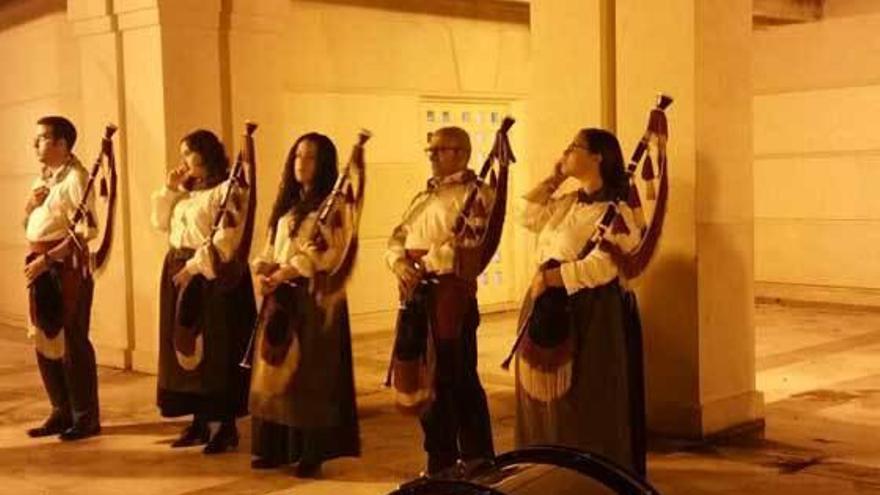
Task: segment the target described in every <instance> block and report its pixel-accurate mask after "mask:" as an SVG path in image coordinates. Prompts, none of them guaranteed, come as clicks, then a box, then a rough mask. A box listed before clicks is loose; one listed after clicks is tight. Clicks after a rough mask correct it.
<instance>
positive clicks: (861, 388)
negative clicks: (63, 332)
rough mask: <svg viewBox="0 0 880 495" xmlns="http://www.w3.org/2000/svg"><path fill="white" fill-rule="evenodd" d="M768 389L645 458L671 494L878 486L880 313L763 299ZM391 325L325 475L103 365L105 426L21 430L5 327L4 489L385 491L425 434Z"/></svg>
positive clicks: (361, 350)
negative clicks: (748, 433)
mask: <svg viewBox="0 0 880 495" xmlns="http://www.w3.org/2000/svg"><path fill="white" fill-rule="evenodd" d="M512 318H513V317H512V316H511V315H505V316H491V317H488V318H486V319H485V321H484V325H483V329H482V330H481V332H482V333H481V343H480V345H481V349H480V354H481V373H482V376H483V379H484V384H485V386H486V389H487V391H488V393H489V396H490V402H491V404H490V407H491V411H492V416H493V425H494V428H495V437H496V442H497V447H498V450H499V451H504V450H508V449H509V448H510V447H511V445H512V421H513V416H512V415H513V392H512V381H511V378H510V376H509V375H507V374H505V373H503V372H502V371H501V370H500V369H499V367H498V363H499V362H500V361H501V359H502V358H503V356H504V353H505V352H506V350H507V346H508V345H509V343H510V332H511V329H510V327H511V325H512V322H511V320H512ZM757 326H758V329H757V350H756V352H757V367H758V376H757V383H758V388H759V389H761V390H763V391H764V392H765V394H766V395H765V397H766V399H767V408H766V413H767V416H766V420H767V429H766V435H765V438H764V439H763V440H745V439H743V440H738V441H729V442H725V443H716V444H710V445H696V444H677V445H670V444H669V443H664V444H662V445H656V446H655V447H656V448H655V449H654V451H653V452H652V453H651V457H650V460H649V471H650V477H651V480H652V481H653V483H654V484H655V485H656V486H657V487H658V488H659V489H660V490H661V491H662V492H663V493H664V494H704V493H705V494H733V493H749V494H750V495H762V494H771V493H772V494H778V493H793V494H794V493H797V494H835V495H837V494H840V495H844V494H853V493H880V313H876V312H867V311H859V310H846V309H823V308H798V307H785V306H778V305H759V307H758V313H757ZM390 338H391V337H390V334H388V333H385V334H371V335H367V336H359V337H357V338H356V339H355V343H354V346H355V349H354V350H355V361H356V366H357V369H356V379H357V385H358V402H359V403H358V406H359V410H360V416H361V429H362V440H363V446H364V452H363V456H362V457H361V458H360V459H346V460H339V461H334V462H331V463H328V464H327V465H326V466H325V470H324V479H323V480H320V481H311V482H303V481H300V480H298V479H296V478H294V477H292V476H291V475H290V473H289V472H279V471H275V472H267V473H263V472H259V473H258V472H253V471H251V470H250V468H249V466H248V458H249V456H248V453H247V451H248V445H249V439H248V429H249V424H248V421H246V420H245V421H242V422H241V423H240V429H241V430H242V432H243V433H244V439H243V440H244V441H243V445H242V446H241V448H240V449H239V451H238V452H236V453H232V454H226V455H221V456H215V457H212V458H206V457H204V456H203V455H202V454H201V453H200V452H199V450H198V449H188V450H171V449H169V448H168V443H169V441H170V439H171V438H172V437H173V436H174V435H175V434H176V433H177V431H178V430H179V429H180V427H181V424H180V423H175V422H166V421H162V420H161V419H160V418H159V417H158V416H157V414H156V411H155V408H154V406H153V396H154V387H155V377H152V376H148V375H142V374H137V373H130V372H122V371H118V370H113V369H106V368H102V369H101V370H100V387H101V389H100V394H101V406H102V414H103V423H104V434H103V435H102V436H100V437H97V438H93V439H89V440H86V441H83V442H80V443H75V444H62V443H59V442H58V441H57V440H55V439H45V440H39V441H34V440H31V439H29V438H27V437H26V436H25V434H24V430H25V429H26V428H27V427H30V426H33V425H35V424H37V423H38V422H39V421H40V420H41V419H42V418H43V416H44V415H45V414H46V400H45V397H44V394H43V391H42V388H41V385H40V380H39V375H38V372H37V370H36V367H35V366H34V364H33V362H34V358H33V355H32V350H31V346H30V345H29V344H28V343H27V342H25V341H24V340H23V338H21V337H20V334H19V332H18V331H17V330H13V329H0V353H2V355H3V356H4V359H3V360H2V362H0V493H15V494H28V495H29V494H44V493H51V494H73V493H76V494H86V493H87V494H111V493H112V494H126V495H135V494H161V495H174V494H200V493H205V494H212V495H218V494H274V493H301V494H341V493H351V494H361V493H363V494H367V493H369V494H374V493H375V494H381V493H387V492H388V491H389V490H391V489H393V488H394V487H395V486H396V485H397V484H398V483H399V482H401V481H403V480H406V479H408V478H410V477H412V476H413V475H414V474H416V473H417V472H418V471H419V469H420V468H421V466H422V462H423V459H422V453H421V450H420V433H419V429H418V426H417V424H416V423H415V421H413V420H412V419H411V418H406V417H401V416H400V415H398V414H397V413H396V412H395V411H394V410H393V408H392V406H391V403H390V396H389V395H388V393H387V391H385V390H384V389H383V388H382V386H381V382H382V380H383V379H384V373H385V366H386V363H387V357H388V349H389V346H390Z"/></svg>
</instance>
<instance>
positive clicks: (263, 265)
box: [254, 261, 278, 276]
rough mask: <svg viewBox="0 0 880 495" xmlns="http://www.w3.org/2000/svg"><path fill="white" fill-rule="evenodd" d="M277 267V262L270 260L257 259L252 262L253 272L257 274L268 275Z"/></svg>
mask: <svg viewBox="0 0 880 495" xmlns="http://www.w3.org/2000/svg"><path fill="white" fill-rule="evenodd" d="M277 269H278V263H273V262H271V261H258V262H256V264H254V273H255V274H257V275H265V276H269V275H271V274H272V272H274V271H275V270H277Z"/></svg>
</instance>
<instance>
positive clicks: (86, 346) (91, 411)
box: [37, 277, 99, 425]
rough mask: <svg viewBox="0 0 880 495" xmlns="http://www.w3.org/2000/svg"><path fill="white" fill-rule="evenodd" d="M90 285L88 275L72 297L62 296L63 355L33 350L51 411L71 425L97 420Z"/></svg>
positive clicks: (96, 379)
mask: <svg viewBox="0 0 880 495" xmlns="http://www.w3.org/2000/svg"><path fill="white" fill-rule="evenodd" d="M94 287H95V285H94V281H93V280H92V279H91V277H89V278H85V279H80V283H79V284H78V287H76V288H75V289H73V293H74V297H72V298H68V297H65V298H64V304H65V309H64V356H63V357H62V358H61V359H47V358H45V357H43V356H42V355H41V354H40V353H39V351H38V352H37V365H38V367H39V368H40V376H41V377H42V378H43V386H44V387H45V388H46V393H47V394H48V395H49V401H50V402H51V403H52V409H53V414H54V415H60V416H61V418H63V419H65V420H67V419H69V420H70V422H71V423H73V424H82V425H93V424H97V423H98V422H99V413H98V370H97V365H96V363H95V349H94V348H93V347H92V343H91V342H89V322H90V319H91V310H92V295H93V292H94ZM65 289H66V290H65V292H67V291H68V290H70V289H68V288H67V287H65ZM65 296H67V294H65ZM67 305H71V306H72V307H70V306H67Z"/></svg>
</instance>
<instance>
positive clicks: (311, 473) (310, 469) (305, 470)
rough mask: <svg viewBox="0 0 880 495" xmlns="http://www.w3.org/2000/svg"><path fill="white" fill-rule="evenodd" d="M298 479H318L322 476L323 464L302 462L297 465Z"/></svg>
mask: <svg viewBox="0 0 880 495" xmlns="http://www.w3.org/2000/svg"><path fill="white" fill-rule="evenodd" d="M295 474H296V477H297V478H317V477H319V476H320V474H321V463H320V462H314V461H300V462H299V464H297V465H296V473H295Z"/></svg>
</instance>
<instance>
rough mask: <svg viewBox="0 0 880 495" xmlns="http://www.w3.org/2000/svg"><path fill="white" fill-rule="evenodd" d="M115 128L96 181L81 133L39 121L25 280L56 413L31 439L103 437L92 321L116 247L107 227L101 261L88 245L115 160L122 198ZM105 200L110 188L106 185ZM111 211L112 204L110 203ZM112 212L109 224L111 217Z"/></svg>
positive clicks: (58, 121) (64, 123) (62, 123)
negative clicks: (99, 283) (97, 282)
mask: <svg viewBox="0 0 880 495" xmlns="http://www.w3.org/2000/svg"><path fill="white" fill-rule="evenodd" d="M115 130H116V129H115V127H112V126H109V127H108V128H107V134H106V135H105V138H104V143H103V145H102V149H101V153H100V154H99V156H98V161H97V163H96V164H95V166H94V168H93V171H92V173H91V175H90V174H89V172H88V171H87V170H86V169H85V167H83V165H82V164H81V163H80V161H79V159H78V158H77V157H76V155H74V154H73V151H72V150H73V146H74V144H76V138H77V133H76V128H75V127H74V126H73V124H72V123H71V122H70V121H69V120H68V119H66V118H64V117H60V116H48V117H43V118H41V119H40V120H39V121H38V122H37V134H36V137H35V138H34V149H35V151H36V154H37V159H38V160H39V161H40V163H42V166H43V168H42V173H41V176H40V177H39V178H38V179H37V180H36V181H35V182H34V184H33V186H32V188H31V197H30V199H29V200H28V202H27V205H26V206H25V214H26V219H25V238H26V239H27V243H28V251H29V253H28V255H27V257H26V266H25V270H24V271H25V276H26V278H27V283H28V289H29V290H28V295H29V303H30V333H31V334H32V335H33V336H34V341H35V344H36V351H37V365H38V366H39V369H40V375H41V377H42V379H43V385H44V387H45V388H46V393H47V394H48V396H49V400H50V402H51V403H52V413H51V414H50V415H49V418H48V419H46V421H45V422H44V423H43V424H42V425H41V426H39V427H36V428H32V429H30V430H28V435H30V436H31V437H44V436H50V435H60V438H61V439H62V440H78V439H81V438H86V437H90V436H93V435H96V434H98V433H99V432H100V430H101V427H100V421H99V412H98V379H97V367H96V363H95V350H94V348H93V347H92V344H91V342H90V341H89V319H90V313H91V308H92V294H93V290H94V281H93V279H92V271H93V270H94V269H95V268H100V266H101V265H102V264H103V261H104V260H106V255H107V252H108V249H109V236H110V235H112V234H111V233H110V232H109V230H108V229H107V228H105V229H104V239H103V240H102V242H101V246H100V248H99V249H98V251H97V253H96V255H91V254H90V253H89V248H88V245H87V241H89V240H91V239H93V238H94V237H96V235H97V232H98V225H97V222H96V219H95V201H94V195H93V194H91V193H92V190H93V184H94V180H95V177H96V175H97V173H98V172H99V171H101V170H104V168H102V167H103V165H102V159H103V158H104V157H105V156H106V157H107V159H108V163H109V165H108V167H107V168H108V169H109V170H110V172H111V179H112V183H113V193H112V195H111V196H110V197H111V198H113V197H115V183H116V182H115V178H116V176H115V170H114V169H113V163H114V162H113V151H112V143H111V141H110V137H111V136H112V134H113V132H114V131H115ZM101 193H102V196H106V183H105V182H103V180H102V191H101ZM109 201H110V204H111V205H112V199H110V200H109ZM112 211H113V210H112V206H110V207H108V212H109V214H108V226H109V220H110V216H109V215H112Z"/></svg>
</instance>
